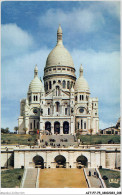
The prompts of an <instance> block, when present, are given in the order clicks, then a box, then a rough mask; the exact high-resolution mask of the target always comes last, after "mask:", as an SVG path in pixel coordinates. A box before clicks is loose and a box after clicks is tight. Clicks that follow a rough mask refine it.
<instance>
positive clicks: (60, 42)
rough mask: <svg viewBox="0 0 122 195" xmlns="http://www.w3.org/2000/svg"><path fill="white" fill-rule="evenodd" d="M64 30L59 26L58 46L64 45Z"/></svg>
mask: <svg viewBox="0 0 122 195" xmlns="http://www.w3.org/2000/svg"><path fill="white" fill-rule="evenodd" d="M62 34H63V33H62V28H61V25H60V24H59V27H58V30H57V45H62V44H63V42H62Z"/></svg>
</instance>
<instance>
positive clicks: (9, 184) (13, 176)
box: [1, 169, 24, 188]
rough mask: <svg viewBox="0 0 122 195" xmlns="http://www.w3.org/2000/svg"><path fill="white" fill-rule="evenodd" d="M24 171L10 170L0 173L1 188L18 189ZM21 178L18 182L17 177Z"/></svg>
mask: <svg viewBox="0 0 122 195" xmlns="http://www.w3.org/2000/svg"><path fill="white" fill-rule="evenodd" d="M23 172H24V169H12V170H6V171H2V172H1V187H2V188H15V187H16V186H17V187H20V183H21V179H22V176H23ZM19 176H21V179H20V180H19V179H18V177H19Z"/></svg>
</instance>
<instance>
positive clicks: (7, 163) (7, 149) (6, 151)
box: [6, 147, 8, 168]
mask: <svg viewBox="0 0 122 195" xmlns="http://www.w3.org/2000/svg"><path fill="white" fill-rule="evenodd" d="M6 152H7V168H8V148H7V147H6Z"/></svg>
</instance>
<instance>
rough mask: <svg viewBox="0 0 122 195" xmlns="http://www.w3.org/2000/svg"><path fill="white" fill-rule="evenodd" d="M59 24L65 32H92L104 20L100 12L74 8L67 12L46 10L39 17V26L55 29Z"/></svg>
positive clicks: (99, 26)
mask: <svg viewBox="0 0 122 195" xmlns="http://www.w3.org/2000/svg"><path fill="white" fill-rule="evenodd" d="M54 21H55V25H54ZM60 23H61V24H63V27H64V28H65V29H66V30H68V31H70V30H71V31H70V33H73V31H74V32H77V33H79V32H94V31H97V30H98V29H99V28H101V26H102V25H103V24H104V18H103V16H102V14H101V13H100V12H96V13H94V12H92V11H91V10H90V9H81V8H78V9H76V8H74V9H72V10H70V11H69V12H67V11H63V10H61V9H48V10H47V12H46V13H45V14H44V15H42V16H40V17H39V24H40V26H47V27H48V28H54V29H55V27H57V26H58V25H59V24H60ZM73 29H74V30H73Z"/></svg>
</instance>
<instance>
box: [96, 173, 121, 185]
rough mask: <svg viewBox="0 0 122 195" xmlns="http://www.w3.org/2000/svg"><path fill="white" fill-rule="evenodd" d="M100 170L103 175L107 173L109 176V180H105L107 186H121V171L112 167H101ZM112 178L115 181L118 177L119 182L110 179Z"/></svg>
mask: <svg viewBox="0 0 122 195" xmlns="http://www.w3.org/2000/svg"><path fill="white" fill-rule="evenodd" d="M99 171H100V173H101V176H102V177H103V176H104V175H105V176H107V178H108V179H107V180H104V181H105V184H106V187H107V188H119V187H120V171H114V170H110V169H99ZM110 179H114V181H116V179H117V180H118V183H114V181H110Z"/></svg>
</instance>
